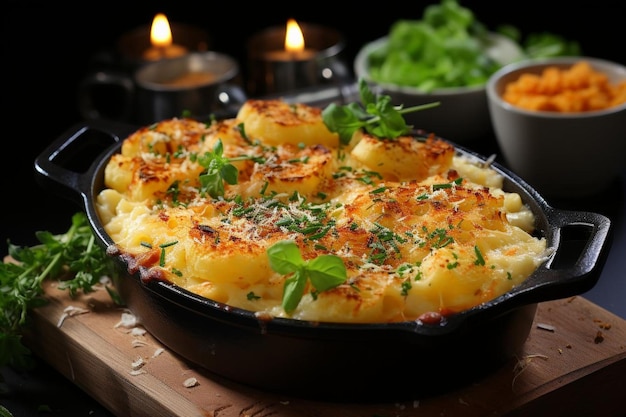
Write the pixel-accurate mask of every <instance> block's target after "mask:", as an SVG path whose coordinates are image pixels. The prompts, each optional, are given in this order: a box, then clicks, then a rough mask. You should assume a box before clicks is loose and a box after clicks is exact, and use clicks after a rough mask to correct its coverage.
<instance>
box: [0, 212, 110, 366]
mask: <svg viewBox="0 0 626 417" xmlns="http://www.w3.org/2000/svg"><path fill="white" fill-rule="evenodd" d="M35 235H36V237H37V239H38V240H39V242H41V244H38V245H36V246H32V247H29V246H17V245H13V244H11V243H10V242H9V246H8V250H9V255H10V257H11V258H13V260H14V261H15V262H1V263H0V310H1V311H2V314H1V315H0V366H5V365H12V366H15V367H18V368H27V367H29V366H31V365H32V363H33V362H32V357H31V356H30V351H29V349H28V348H27V347H26V346H24V345H23V343H22V333H23V330H24V329H25V327H26V326H27V321H28V312H29V310H31V309H33V308H36V307H40V306H42V305H45V304H46V303H47V302H48V301H47V299H46V298H45V296H44V290H43V286H42V283H43V282H44V280H46V279H54V278H61V277H64V278H65V276H67V279H64V280H60V281H59V285H58V288H59V289H62V290H67V291H69V293H70V295H71V296H72V297H74V296H76V295H77V294H78V293H79V292H83V293H89V292H92V291H94V285H96V284H98V283H99V282H100V278H101V277H103V276H105V275H107V276H112V274H113V272H114V266H113V263H112V259H111V258H109V257H108V256H107V255H106V252H105V250H104V249H103V248H101V247H100V246H99V245H97V244H96V242H95V236H94V235H93V232H92V230H91V228H90V226H89V222H88V220H87V216H86V215H85V214H84V213H82V212H79V213H77V214H75V215H74V216H72V223H71V227H70V228H69V229H68V230H67V232H65V233H62V234H58V235H53V234H52V233H51V232H48V231H42V232H36V234H35ZM107 291H108V292H109V295H110V296H111V298H112V299H113V300H114V301H116V302H119V296H118V295H117V294H116V293H115V292H114V291H113V290H111V289H109V288H108V287H107Z"/></svg>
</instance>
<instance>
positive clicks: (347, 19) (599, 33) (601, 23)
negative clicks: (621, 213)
mask: <svg viewBox="0 0 626 417" xmlns="http://www.w3.org/2000/svg"><path fill="white" fill-rule="evenodd" d="M136 3H139V2H132V1H125V2H122V1H119V0H112V1H107V2H89V4H82V5H80V7H79V6H77V3H76V2H71V3H70V2H68V1H57V2H50V1H47V2H33V1H25V0H20V1H16V0H9V1H5V2H3V4H2V5H3V7H2V11H1V12H0V16H1V19H2V66H3V72H2V73H3V74H4V82H3V83H2V90H1V93H0V95H1V96H2V100H3V103H2V104H3V106H2V110H1V111H2V113H1V114H2V122H3V126H4V127H3V129H2V133H1V134H0V135H1V139H0V140H1V141H2V146H3V147H2V153H1V156H2V160H1V162H0V178H1V183H0V185H1V187H2V188H1V190H2V194H1V196H2V197H1V198H0V202H1V204H2V212H1V213H2V214H1V216H2V217H1V219H2V220H1V221H0V252H2V253H6V247H7V246H6V243H7V239H10V240H11V242H12V243H14V244H17V245H31V244H35V243H37V242H36V240H35V231H37V230H50V231H52V232H55V233H61V232H64V231H65V230H67V228H68V227H69V225H70V216H71V214H73V213H74V212H76V211H78V210H80V209H81V208H80V207H79V206H77V205H75V204H74V203H73V202H70V201H68V200H65V199H63V198H61V197H59V196H58V194H55V193H54V192H51V191H50V190H47V189H44V188H42V187H41V186H40V185H39V184H38V183H37V182H36V181H35V179H34V170H33V162H34V160H35V158H36V157H37V155H39V154H40V153H41V152H42V150H43V149H44V148H45V147H46V146H48V145H49V144H50V143H51V142H52V141H53V140H55V139H56V138H57V137H59V136H60V135H62V134H63V132H65V131H67V130H68V129H70V128H71V127H72V126H73V125H74V124H75V123H78V122H80V121H81V116H80V112H79V109H78V105H77V97H76V95H77V89H78V85H79V83H80V82H81V80H82V79H83V77H85V76H86V74H88V73H90V72H92V71H94V70H96V69H98V68H99V66H100V64H101V60H100V57H102V56H108V55H109V54H110V53H111V52H112V51H114V50H115V45H116V42H117V40H118V39H119V38H120V37H121V36H122V35H123V34H126V33H128V32H129V31H132V30H134V29H136V28H138V27H140V26H146V25H148V26H149V24H150V23H151V22H152V18H153V17H154V15H155V14H156V13H158V12H163V13H165V14H166V15H167V17H168V19H169V21H170V22H171V23H184V24H190V25H196V26H199V27H201V28H203V29H205V30H206V31H207V32H208V34H209V36H210V43H211V49H213V50H216V51H221V52H225V53H228V54H230V55H232V56H233V57H235V58H236V59H237V60H238V61H239V63H240V64H241V65H242V66H243V68H242V69H243V71H244V73H245V71H246V68H245V59H246V48H245V45H246V42H247V40H248V39H249V38H250V37H251V36H252V35H253V34H255V33H257V32H258V31H260V30H263V29H265V28H267V27H270V26H283V25H284V24H285V22H286V20H287V19H288V18H289V17H293V18H295V19H296V20H298V21H299V22H301V23H302V22H308V23H316V24H321V25H324V26H329V27H332V28H335V29H338V30H339V31H340V32H341V33H342V34H343V35H344V37H345V43H346V46H345V49H344V51H343V56H342V57H343V59H344V61H345V62H346V63H347V64H348V65H350V66H351V63H352V60H353V59H354V56H355V55H356V53H357V51H358V50H359V48H360V47H361V45H363V44H364V43H365V42H368V41H371V40H374V39H376V38H378V37H380V36H384V35H385V34H386V33H387V32H388V30H389V27H390V26H391V24H392V23H393V22H394V21H396V20H398V19H403V18H412V19H419V18H420V17H421V15H422V11H423V9H424V7H425V6H426V5H428V4H434V3H438V1H432V0H431V1H421V2H401V1H398V0H386V1H383V2H378V3H374V4H373V5H371V4H370V5H369V6H368V7H367V8H366V7H365V6H362V5H361V3H356V4H357V6H356V7H355V6H354V4H355V3H351V4H348V2H346V4H344V5H340V4H339V3H324V2H314V3H311V2H309V3H304V4H303V5H302V6H300V5H298V4H297V2H296V3H288V4H290V5H292V6H293V9H286V8H285V7H284V5H281V7H279V5H277V4H275V3H276V2H274V4H272V3H271V2H255V3H253V4H251V5H245V7H244V6H243V3H239V2H232V1H231V2H225V3H223V4H219V5H218V4H216V3H215V2H207V1H204V2H190V1H171V2H165V1H152V2H145V3H144V4H141V5H137V4H136ZM461 4H462V5H464V6H466V7H468V8H470V9H471V10H472V11H473V12H474V14H475V16H476V17H477V18H478V19H479V20H480V21H481V22H483V23H485V24H486V25H487V26H488V27H489V28H491V29H494V28H495V27H496V26H498V25H499V24H512V25H514V26H516V27H518V28H519V29H520V30H521V31H522V32H523V33H524V34H528V33H537V32H543V31H549V32H551V33H555V34H559V35H561V36H564V37H565V38H567V39H571V40H576V41H578V42H579V44H580V46H581V47H582V51H583V53H584V54H585V55H588V56H594V57H598V58H604V59H608V60H613V61H617V62H621V63H624V64H626V46H625V44H624V41H625V40H626V39H625V36H624V31H623V20H624V14H623V11H622V8H623V5H622V4H623V3H622V2H620V1H608V0H598V1H595V2H593V3H590V2H587V3H586V4H583V5H579V6H578V7H575V6H574V5H573V3H571V2H550V1H545V0H542V1H540V0H526V1H498V2H487V1H484V0H483V1H480V0H472V1H470V0H466V1H461ZM407 5H410V8H408V7H407ZM303 9H305V10H306V11H302V10H303ZM283 10H284V11H283ZM450 139H453V138H450ZM619 207H623V205H620V206H619ZM619 207H618V208H617V209H618V210H619V209H620V208H619ZM615 302H619V301H615ZM2 372H9V373H8V375H9V376H8V378H10V379H11V381H12V382H11V383H12V384H13V385H14V386H15V387H19V388H16V389H17V392H18V393H19V394H20V396H19V398H14V399H13V400H12V401H13V402H12V403H11V404H12V406H11V410H10V411H12V412H13V413H14V415H15V416H16V417H26V416H31V415H32V410H33V409H34V405H37V404H53V405H55V406H57V407H61V408H62V411H61V414H58V415H63V416H70V415H81V416H85V415H92V416H107V417H108V416H109V415H110V414H109V413H108V412H107V411H106V410H104V409H103V408H102V407H100V406H99V405H98V404H96V403H95V402H94V401H92V400H90V399H89V398H88V396H87V395H86V394H84V393H83V392H81V391H80V390H79V389H78V388H77V387H75V386H74V385H73V384H72V383H71V381H67V380H66V379H65V378H63V377H61V376H59V375H58V374H57V373H56V372H55V371H54V370H52V369H50V367H49V366H48V365H47V364H45V363H39V364H38V367H37V368H35V370H34V371H33V373H31V374H26V375H21V374H20V375H16V374H14V373H13V372H12V371H11V370H7V369H4V370H2ZM5 376H6V375H5ZM9 395H13V394H9ZM0 397H2V396H1V395H0ZM9 399H10V397H9ZM2 402H4V399H3V400H2ZM37 415H42V414H41V413H37ZM44 415H48V413H44ZM55 415H57V414H55Z"/></svg>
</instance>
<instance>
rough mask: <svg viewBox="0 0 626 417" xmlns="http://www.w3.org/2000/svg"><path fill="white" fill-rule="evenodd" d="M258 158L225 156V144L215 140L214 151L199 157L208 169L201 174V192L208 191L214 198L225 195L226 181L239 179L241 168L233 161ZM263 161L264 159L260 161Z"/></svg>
mask: <svg viewBox="0 0 626 417" xmlns="http://www.w3.org/2000/svg"><path fill="white" fill-rule="evenodd" d="M249 159H252V160H257V159H259V158H257V157H254V156H248V155H243V156H238V157H234V158H227V157H225V156H224V145H223V144H222V140H221V139H219V140H218V141H217V142H215V145H214V146H213V151H212V152H205V153H204V155H200V156H198V157H197V161H198V163H199V164H200V165H202V166H203V167H205V168H206V170H205V171H204V172H203V173H202V174H200V192H201V193H207V194H209V195H210V196H211V197H213V198H218V197H221V196H223V195H224V182H227V183H228V184H231V185H234V184H237V181H238V180H239V170H238V169H237V167H236V166H234V165H233V164H232V162H236V161H244V160H249ZM260 162H262V161H260Z"/></svg>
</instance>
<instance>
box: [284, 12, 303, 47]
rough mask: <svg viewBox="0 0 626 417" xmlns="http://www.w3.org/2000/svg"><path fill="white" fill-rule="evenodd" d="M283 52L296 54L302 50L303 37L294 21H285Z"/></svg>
mask: <svg viewBox="0 0 626 417" xmlns="http://www.w3.org/2000/svg"><path fill="white" fill-rule="evenodd" d="M285 50H286V51H290V52H297V51H303V50H304V35H303V34H302V30H301V29H300V26H299V25H298V22H296V21H295V19H289V20H287V32H286V34H285Z"/></svg>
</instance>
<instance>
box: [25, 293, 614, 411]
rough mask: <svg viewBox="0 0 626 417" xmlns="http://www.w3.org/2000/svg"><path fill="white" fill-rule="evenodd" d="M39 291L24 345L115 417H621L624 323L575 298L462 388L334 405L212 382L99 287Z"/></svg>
mask: <svg viewBox="0 0 626 417" xmlns="http://www.w3.org/2000/svg"><path fill="white" fill-rule="evenodd" d="M46 294H47V296H48V298H49V300H50V303H49V304H48V305H46V306H44V307H42V308H39V309H37V310H35V311H34V312H33V314H32V318H33V325H32V326H31V327H29V330H28V333H27V334H26V335H25V337H24V341H25V343H26V344H27V346H28V347H30V348H31V349H32V350H33V351H34V352H35V353H36V354H37V355H38V356H40V357H41V358H43V359H44V360H46V361H47V362H49V363H50V364H51V365H52V366H53V367H55V368H56V369H57V370H58V371H59V372H61V373H62V374H63V375H65V376H66V377H67V378H68V379H70V380H71V381H73V382H74V383H75V384H76V385H78V386H79V387H80V388H82V389H83V390H84V391H86V392H87V393H88V394H89V395H91V396H92V397H94V398H95V399H96V400H98V401H99V402H100V403H101V404H102V405H103V406H105V407H106V408H108V409H109V410H110V411H111V412H112V413H114V414H116V415H119V416H120V417H122V416H123V417H126V416H133V417H143V416H145V417H161V416H163V417H171V416H185V417H195V416H198V417H248V416H249V417H269V416H272V417H322V416H323V417H328V416H341V417H357V416H358V417H407V416H419V417H431V416H432V417H435V416H436V417H443V416H458V415H462V416H466V417H472V416H490V417H497V416H527V415H532V416H533V417H536V416H540V415H550V416H551V417H554V416H574V415H575V416H611V417H618V416H624V415H626V401H623V400H624V398H623V397H624V392H625V391H624V386H626V320H623V319H621V318H620V317H618V316H616V315H614V314H612V313H610V312H608V311H606V310H604V309H602V308H600V307H599V306H597V305H595V304H593V303H591V302H590V301H588V300H586V299H584V298H582V297H572V298H568V299H562V300H555V301H551V302H546V303H541V304H540V305H539V307H538V311H537V315H536V317H535V323H534V325H533V328H532V330H531V333H530V336H529V338H528V340H527V342H526V344H525V345H524V347H523V349H522V350H523V351H522V352H521V353H520V356H519V357H517V358H513V359H512V360H511V361H510V363H508V364H506V365H505V366H504V367H502V368H501V369H500V370H498V371H497V372H495V373H494V374H492V375H490V376H489V377H487V378H485V379H483V380H480V381H476V382H475V383H474V384H472V385H470V386H467V387H465V388H463V389H460V390H457V391H454V392H450V393H447V394H445V395H441V396H437V397H429V398H416V399H415V400H414V401H410V402H406V401H404V402H397V403H375V404H372V403H363V404H355V403H349V404H342V403H326V402H315V401H310V400H304V399H300V398H294V397H288V396H282V395H278V394H274V393H269V392H263V391H261V390H257V389H253V388H249V387H245V386H242V385H238V384H236V383H232V382H230V381H225V380H223V379H222V378H220V377H217V376H214V375H212V374H210V373H209V372H207V371H206V370H204V369H202V368H198V367H196V366H195V365H193V364H191V363H189V362H187V361H185V360H183V359H182V358H180V357H179V356H177V355H176V354H174V353H173V352H171V351H169V350H168V349H167V348H164V346H162V345H161V344H160V343H159V342H158V341H157V340H156V339H155V338H153V337H152V336H151V335H150V334H149V333H147V332H142V331H141V330H142V327H141V325H137V326H136V327H134V328H129V327H126V326H123V325H120V323H121V321H122V314H123V313H124V312H125V310H124V309H122V308H120V307H119V306H115V305H114V304H113V303H112V301H111V299H110V297H109V295H108V294H107V293H106V291H104V290H102V291H97V292H95V293H91V294H88V295H86V296H81V297H80V298H78V299H76V300H72V299H70V298H69V295H68V293H67V291H61V290H58V289H57V288H56V287H55V283H54V282H50V283H47V284H46ZM302 377H303V378H305V377H306V375H303V376H302ZM450 377H451V378H453V377H454V376H453V375H451V376H450Z"/></svg>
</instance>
